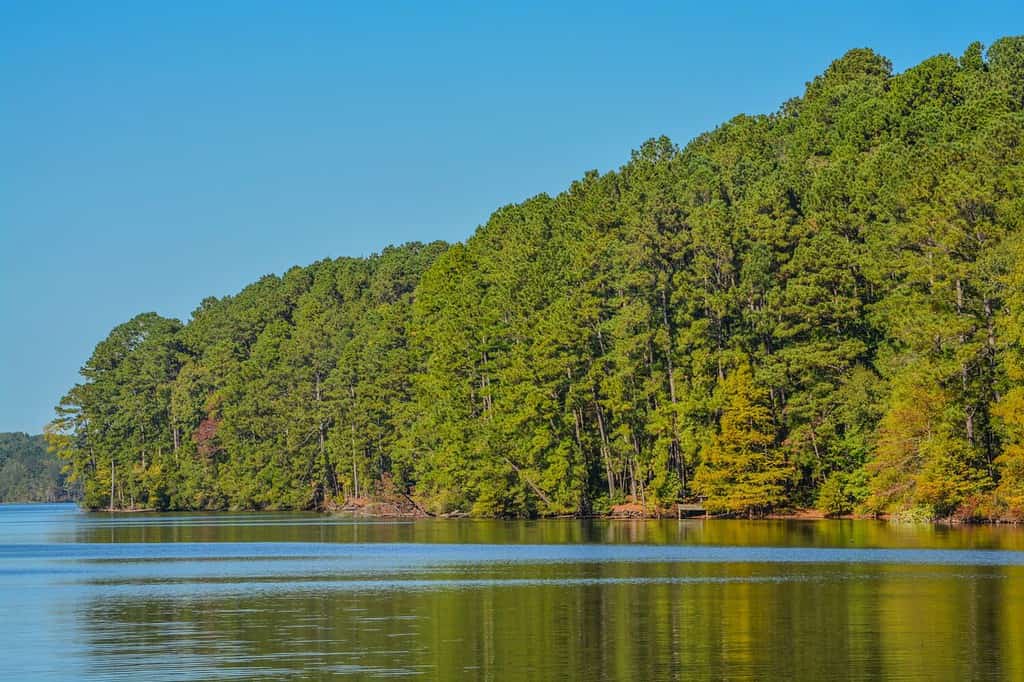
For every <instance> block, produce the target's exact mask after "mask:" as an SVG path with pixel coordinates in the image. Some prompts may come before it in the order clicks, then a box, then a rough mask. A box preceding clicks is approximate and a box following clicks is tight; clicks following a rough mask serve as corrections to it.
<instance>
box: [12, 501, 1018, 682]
mask: <svg viewBox="0 0 1024 682" xmlns="http://www.w3.org/2000/svg"><path fill="white" fill-rule="evenodd" d="M0 637H2V643H3V649H2V650H0V678H3V679H10V680H67V679H103V680H106V679H124V680H135V679H147V680H222V679H239V680H260V679H265V680H271V679H275V680H276V679H291V680H320V679H333V678H354V679H376V678H386V677H411V678H420V679H470V680H472V679H485V680H489V679H495V680H531V682H536V681H539V680H565V679H584V680H605V679H606V680H675V679H682V678H685V679H698V680H699V679H709V680H720V679H729V680H784V679H798V680H822V679H825V680H843V679H886V680H889V679H908V680H909V679H914V680H918V679H929V680H965V679H1006V680H1024V529H1018V528H1011V527H976V528H945V527H931V526H900V525H889V524H884V523H874V522H867V521H857V522H852V521H760V522H758V521H753V522H745V521H707V522H705V521H700V520H697V521H675V520H672V521H636V522H633V521H615V522H612V521H575V520H565V521H538V522H529V521H507V522H504V521H471V520H459V521H455V520H444V521H442V520H424V521H388V522H384V521H365V520H358V519H352V518H346V517H336V516H319V515H313V514H175V515H149V514H86V513H82V512H80V511H78V510H77V509H76V508H75V507H74V506H71V505H35V506H24V505H0Z"/></svg>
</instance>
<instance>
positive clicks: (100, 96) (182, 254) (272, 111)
mask: <svg viewBox="0 0 1024 682" xmlns="http://www.w3.org/2000/svg"><path fill="white" fill-rule="evenodd" d="M832 4H833V3H822V2H813V3H751V4H749V5H745V4H737V3H723V2H700V3H688V2H674V3H655V4H644V3H639V2H633V3H621V4H605V3H599V2H579V3H558V4H557V6H554V5H555V3H549V2H540V3H532V2H517V3H509V4H508V6H506V7H501V6H497V5H496V4H495V5H492V3H482V2H466V3H440V2H435V3H428V2H416V3H366V4H355V3H351V4H350V3H343V2H294V3H283V2H265V3H264V2H258V1H255V0H248V1H246V2H216V3H209V2H196V3H192V2H174V3H137V2H125V3H119V2H113V1H110V2H103V3H99V2H85V1H83V2H68V3H50V2H45V1H44V0H25V1H24V2H9V1H7V0H0V158H2V162H0V322H2V329H0V431H8V430H20V431H29V432H33V433H35V432H39V431H40V430H41V429H42V426H43V425H44V424H45V423H46V422H47V421H48V420H49V419H50V418H51V416H52V408H53V405H54V404H55V403H56V402H57V401H58V399H59V398H60V396H61V395H62V394H63V392H64V391H65V390H66V389H67V388H68V387H69V386H71V385H72V384H73V383H74V382H75V381H76V380H77V378H78V377H77V371H78V368H79V367H80V366H81V365H82V363H83V362H84V361H85V360H86V359H87V358H88V356H89V354H90V352H91V350H92V348H93V346H94V345H95V344H96V343H97V342H98V341H99V340H101V339H102V338H103V337H104V336H105V335H106V333H107V332H108V331H109V330H110V328H111V327H113V326H114V325H115V324H118V323H120V322H122V321H124V320H126V319H128V318H130V317H132V316H133V315H135V314H136V313H139V312H142V311H148V310H154V311H156V312H158V313H160V314H163V315H168V316H174V317H179V318H181V319H187V317H188V315H189V313H190V311H191V310H193V309H194V307H195V306H196V304H197V303H198V302H199V301H200V300H201V299H202V298H203V297H205V296H207V295H218V296H220V295H225V294H230V293H233V292H235V291H237V290H238V289H240V288H241V287H242V286H244V285H245V284H247V283H248V282H251V281H253V280H255V279H256V278H258V277H259V276H260V275H262V274H266V273H269V272H282V271H284V270H285V269H287V268H288V267H290V266H292V265H295V264H306V263H309V262H312V261H314V260H317V259H319V258H323V257H327V256H332V257H334V256H342V255H365V254H369V253H372V252H374V251H377V250H380V249H381V248H382V247H384V246H385V245H387V244H390V243H400V242H404V241H409V240H421V241H429V240H433V239H447V240H461V239H464V238H465V237H467V236H468V235H469V234H471V233H472V231H473V230H474V229H475V227H476V226H477V225H478V224H480V223H481V222H483V221H484V220H486V218H487V216H488V215H489V214H490V212H491V211H492V210H494V209H495V208H497V207H498V206H501V205H503V204H506V203H510V202H515V201H520V200H522V199H524V198H526V197H529V196H532V195H534V194H537V193H539V192H549V193H557V192H558V191H560V190H561V189H563V188H564V187H566V186H567V185H568V183H569V182H570V181H572V180H573V179H574V178H577V177H579V176H580V175H582V174H583V172H584V171H586V170H588V169H591V168H596V169H598V170H601V171H606V170H611V169H613V168H616V167H618V166H619V165H621V163H623V162H624V161H625V160H626V159H627V158H628V155H629V151H630V150H631V149H634V148H636V147H637V146H639V144H640V143H641V142H642V141H643V140H645V139H647V138H649V137H653V136H657V135H661V134H667V135H669V136H670V137H671V138H673V139H674V140H675V141H677V142H679V143H685V142H686V141H688V140H689V139H691V138H692V137H693V136H695V135H696V134H698V133H700V132H702V131H704V130H707V129H709V128H713V127H714V126H715V125H717V124H718V123H721V122H723V121H725V120H727V119H728V118H730V117H731V116H733V115H735V114H737V113H764V112H770V111H774V110H775V109H776V108H777V107H778V106H779V104H780V103H782V102H783V101H784V100H786V99H787V98H789V97H792V96H795V95H799V94H800V93H801V91H802V89H803V86H804V83H805V82H806V81H808V80H809V79H811V78H813V77H814V76H815V75H816V74H818V73H820V72H821V71H822V70H823V69H824V68H825V67H826V66H827V65H828V63H829V62H830V61H832V60H833V59H835V58H837V57H839V56H841V55H842V54H843V52H845V51H846V50H848V49H850V48H853V47H865V46H866V47H871V48H874V49H875V50H876V51H878V52H880V53H882V54H884V55H885V56H887V57H889V58H890V59H891V60H892V61H893V63H894V65H895V67H896V69H897V70H902V69H904V68H907V67H908V66H911V65H913V64H914V63H916V62H918V61H920V60H921V59H923V58H925V57H928V56H931V55H933V54H938V53H942V52H950V53H953V54H956V55H959V54H960V53H961V52H962V51H963V49H964V48H965V47H966V46H967V45H968V44H969V43H970V42H971V41H974V40H981V41H983V42H984V43H986V44H988V43H991V42H992V41H993V40H994V39H995V38H997V37H999V36H1002V35H1011V34H1015V33H1024V5H1022V4H1021V3H1013V2H998V1H996V2H987V3H978V4H974V3H966V2H965V3H941V2H914V3H899V2H884V3H882V2H857V3H854V2H849V3H843V5H842V6H841V7H833V6H831V5H832Z"/></svg>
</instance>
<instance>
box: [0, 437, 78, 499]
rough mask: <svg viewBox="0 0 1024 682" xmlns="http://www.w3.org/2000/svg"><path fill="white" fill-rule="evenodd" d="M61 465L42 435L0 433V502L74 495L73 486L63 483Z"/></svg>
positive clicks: (59, 497) (72, 497) (63, 476)
mask: <svg viewBox="0 0 1024 682" xmlns="http://www.w3.org/2000/svg"><path fill="white" fill-rule="evenodd" d="M62 468H63V467H62V463H61V461H60V460H59V459H58V458H57V457H55V456H54V455H53V453H51V452H48V451H47V448H46V443H45V441H44V440H43V437H42V436H40V435H36V436H30V435H28V434H27V433H18V432H15V433H0V503H11V502H68V501H71V500H73V499H75V497H76V495H77V490H76V489H75V486H73V485H68V484H67V483H66V481H65V478H66V476H65V475H64V474H63V473H62V472H61V469H62Z"/></svg>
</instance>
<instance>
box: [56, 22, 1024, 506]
mask: <svg viewBox="0 0 1024 682" xmlns="http://www.w3.org/2000/svg"><path fill="white" fill-rule="evenodd" d="M81 374H82V378H83V380H82V382H81V383H79V384H78V385H76V386H75V387H73V388H72V389H71V390H70V391H69V392H68V394H67V395H66V396H65V397H64V398H63V399H62V400H61V402H60V405H59V406H58V408H57V418H56V419H55V421H54V422H53V424H51V426H50V427H49V428H48V438H49V442H50V444H51V447H53V448H54V449H56V450H57V452H58V453H59V454H60V455H61V456H62V457H63V458H64V459H65V461H66V462H67V466H68V468H69V471H70V475H71V477H72V479H73V480H77V481H80V482H81V484H82V486H83V490H84V504H85V505H87V506H89V507H93V508H102V507H117V508H122V507H136V508H139V507H143V508H157V509H310V508H325V507H330V506H332V505H335V504H338V503H339V502H340V501H342V500H346V499H352V498H365V497H373V496H375V495H379V494H382V492H385V491H394V490H397V491H399V492H400V493H401V494H403V495H407V496H409V497H410V499H413V500H415V501H416V503H417V504H418V505H420V506H421V507H422V508H424V509H426V510H429V511H432V512H438V513H439V512H446V511H455V510H459V511H464V512H467V513H471V514H474V515H481V516H536V515H560V514H594V513H602V512H605V511H607V510H608V509H609V508H610V507H611V506H612V505H614V504H617V503H621V502H624V501H626V500H629V501H631V502H632V503H634V504H639V505H642V507H643V509H645V510H647V511H648V512H649V513H657V512H659V511H661V510H665V509H668V508H670V507H671V505H673V504H675V503H677V502H679V501H683V500H700V501H702V503H703V504H704V505H705V506H706V507H707V509H708V510H709V511H711V512H713V513H737V514H762V513H766V512H769V511H771V510H775V509H780V508H789V507H797V506H817V507H819V508H821V509H823V510H825V511H827V512H828V513H833V514H841V513H847V512H853V511H857V512H859V513H865V514H878V513H897V514H901V515H907V516H912V517H920V518H937V517H950V516H957V517H960V518H964V519H974V518H1011V517H1019V516H1021V515H1022V514H1024V38H1022V37H1011V38H1003V39H1000V40H998V41H997V42H995V43H994V44H993V45H991V46H990V47H989V48H988V49H987V50H985V49H984V48H983V46H982V45H981V44H979V43H974V44H972V45H970V46H969V47H968V48H967V50H966V51H965V52H964V54H963V55H962V56H960V57H959V58H955V57H953V56H950V55H940V56H936V57H933V58H930V59H927V60H925V61H924V62H922V63H921V64H919V65H917V66H915V67H913V68H910V69H908V70H907V71H905V72H903V73H900V74H894V73H893V71H892V67H891V64H890V62H889V61H888V60H886V59H885V58H883V57H881V56H879V55H877V54H875V53H874V52H872V51H871V50H867V49H857V50H852V51H850V52H848V53H847V54H846V55H845V56H843V57H842V58H841V59H839V60H837V61H835V62H834V63H832V64H831V65H830V66H829V67H828V69H827V70H826V71H825V72H824V73H823V74H822V75H820V76H818V77H816V78H815V79H814V80H813V81H812V82H810V83H808V84H807V87H806V90H805V92H804V93H803V95H802V96H800V97H797V98H794V99H791V100H789V101H787V102H785V103H784V104H783V105H782V106H781V107H780V109H779V110H778V111H777V112H776V113H774V114H770V115H761V116H747V115H741V116H737V117H735V118H733V119H732V120H730V121H729V122H727V123H725V124H723V125H721V126H720V127H718V128H717V129H715V130H713V131H711V132H708V133H706V134H703V135H701V136H699V137H698V138H696V139H695V140H693V141H692V142H690V143H689V144H688V145H686V146H685V147H683V148H679V147H677V146H676V145H674V144H673V143H671V142H670V141H669V140H668V139H665V138H661V139H655V140H651V141H648V142H647V143H645V144H644V145H643V146H642V147H641V148H640V149H639V150H637V151H635V152H634V153H633V154H632V157H631V158H630V160H629V161H628V163H626V164H625V165H623V166H622V167H621V168H620V169H619V170H617V171H615V172H610V173H606V174H603V175H602V174H599V173H597V172H589V173H587V174H585V175H584V176H583V177H582V178H581V179H579V180H578V181H576V182H574V183H572V185H571V186H570V187H569V188H568V189H567V190H566V191H564V192H563V193H561V194H559V195H558V196H555V197H551V196H547V195H539V196H536V197H534V198H531V199H529V200H527V201H524V202H522V203H520V204H516V205H509V206H505V207H503V208H501V209H499V210H498V211H496V212H495V213H494V214H493V215H492V216H491V218H490V219H489V220H488V222H487V223H486V224H485V225H483V226H481V227H480V228H478V229H477V231H476V232H475V234H473V236H471V237H470V238H469V239H467V240H466V241H465V242H464V243H460V244H454V245H448V244H444V243H441V242H435V243H432V244H420V243H412V244H406V245H404V246H399V247H390V248H387V249H385V250H384V251H383V252H382V253H380V254H377V255H374V256H371V257H369V258H365V259H359V258H340V259H336V260H324V261H320V262H318V263H314V264H313V265H310V266H308V267H304V268H299V267H296V268H293V269H291V270H289V271H288V272H287V273H285V274H284V275H283V276H280V277H279V276H267V277H264V278H262V279H260V280H259V281H258V282H256V283H255V284H252V285H251V286H249V287H247V288H245V289H244V290H243V291H241V292H240V293H239V294H237V295H235V296H229V297H225V298H222V299H215V298H209V299H206V300H204V301H203V302H202V303H201V305H200V306H199V308H198V309H196V311H195V312H194V313H193V314H192V316H191V319H190V320H189V321H188V323H187V324H182V323H181V322H179V321H177V320H171V319H166V318H163V317H160V316H158V315H156V314H154V313H146V314H142V315H139V316H137V317H135V318H133V319H132V320H130V321H128V322H126V323H124V324H122V325H120V326H118V327H116V328H115V329H114V330H113V331H112V332H111V333H110V335H109V336H108V337H107V338H106V339H105V340H104V341H102V342H101V343H100V344H99V345H98V346H97V347H96V350H95V352H94V353H93V355H92V357H91V358H90V359H89V361H88V362H87V363H86V364H85V366H84V367H83V368H82V370H81Z"/></svg>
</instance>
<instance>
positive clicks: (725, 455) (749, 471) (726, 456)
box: [693, 365, 793, 516]
mask: <svg viewBox="0 0 1024 682" xmlns="http://www.w3.org/2000/svg"><path fill="white" fill-rule="evenodd" d="M720 390H721V395H722V398H723V403H724V406H723V408H722V415H721V418H720V420H719V425H720V428H719V431H718V433H717V434H715V435H714V436H713V437H712V439H711V442H710V444H708V445H707V446H706V447H705V448H704V450H703V453H702V454H703V457H702V459H703V462H702V464H701V465H700V467H698V469H697V471H696V473H695V475H694V479H693V488H694V491H695V492H697V494H698V495H701V496H702V497H703V498H704V505H705V507H706V509H707V510H708V511H709V512H711V513H716V514H720V513H726V514H748V515H750V516H754V515H757V514H763V513H765V512H767V511H770V510H771V509H773V508H775V507H778V506H780V505H782V504H785V503H786V502H787V501H788V498H787V495H786V484H787V482H788V481H789V480H790V478H791V477H792V475H793V466H792V465H791V464H789V463H788V462H787V461H786V458H785V456H784V455H783V453H782V451H781V449H779V448H777V447H775V439H774V436H773V433H774V431H775V429H774V427H773V425H772V418H771V412H770V411H769V409H768V407H767V405H766V403H767V397H768V396H767V391H766V390H765V389H764V388H761V387H759V386H758V385H757V384H755V383H754V377H753V375H752V374H751V371H750V368H749V367H747V366H746V365H742V366H740V367H739V368H737V369H736V370H735V371H733V372H732V373H731V374H730V375H729V376H728V377H726V379H725V381H724V382H723V383H722V385H721V388H720Z"/></svg>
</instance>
